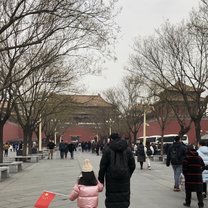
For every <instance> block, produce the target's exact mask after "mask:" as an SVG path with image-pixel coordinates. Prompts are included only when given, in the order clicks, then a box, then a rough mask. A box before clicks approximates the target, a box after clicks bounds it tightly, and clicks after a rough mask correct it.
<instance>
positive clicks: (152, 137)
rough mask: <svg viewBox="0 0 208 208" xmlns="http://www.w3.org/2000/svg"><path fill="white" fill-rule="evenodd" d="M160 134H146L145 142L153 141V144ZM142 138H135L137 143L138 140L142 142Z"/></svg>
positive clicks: (156, 141)
mask: <svg viewBox="0 0 208 208" xmlns="http://www.w3.org/2000/svg"><path fill="white" fill-rule="evenodd" d="M160 137H161V136H160V135H152V136H146V142H150V144H151V143H153V144H157V143H158V138H160ZM143 140H144V138H143V137H139V138H138V139H137V143H139V142H140V141H142V142H143Z"/></svg>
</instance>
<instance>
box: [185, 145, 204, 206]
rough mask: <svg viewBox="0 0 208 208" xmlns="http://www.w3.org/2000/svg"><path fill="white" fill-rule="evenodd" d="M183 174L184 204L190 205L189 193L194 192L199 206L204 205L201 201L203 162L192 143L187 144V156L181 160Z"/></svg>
mask: <svg viewBox="0 0 208 208" xmlns="http://www.w3.org/2000/svg"><path fill="white" fill-rule="evenodd" d="M182 167H183V175H184V177H185V191H186V199H185V203H183V205H184V206H186V207H190V205H191V193H192V192H196V195H197V199H198V206H199V208H203V207H204V203H203V196H202V191H203V180H202V171H203V170H204V169H205V164H204V161H203V160H202V158H201V157H200V156H199V154H198V152H197V151H196V150H195V149H194V147H193V145H189V146H188V150H187V156H186V157H185V158H184V160H183V166H182Z"/></svg>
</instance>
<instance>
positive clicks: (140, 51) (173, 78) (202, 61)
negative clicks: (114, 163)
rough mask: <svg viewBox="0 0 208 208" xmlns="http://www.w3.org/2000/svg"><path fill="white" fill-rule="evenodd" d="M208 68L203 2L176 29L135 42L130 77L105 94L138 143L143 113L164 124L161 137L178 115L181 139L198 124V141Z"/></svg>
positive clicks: (207, 13)
mask: <svg viewBox="0 0 208 208" xmlns="http://www.w3.org/2000/svg"><path fill="white" fill-rule="evenodd" d="M207 64H208V1H207V0H202V1H201V3H200V5H199V7H198V8H197V9H193V10H192V11H191V12H190V15H189V17H188V18H187V19H186V20H183V21H182V22H180V23H178V24H174V25H173V24H171V23H169V22H168V21H166V22H165V23H164V24H163V25H162V26H161V27H160V28H159V29H157V30H156V31H155V33H154V34H153V35H152V36H149V37H145V38H137V39H136V40H135V42H134V44H133V52H132V54H130V58H129V66H128V67H127V71H128V72H129V74H128V76H126V77H124V79H123V81H122V85H121V87H119V88H117V89H109V90H107V91H106V93H105V95H106V97H107V98H108V100H110V101H111V102H112V103H114V104H115V106H117V109H118V110H119V111H120V113H121V114H122V115H123V117H124V118H125V120H126V123H127V125H128V126H129V131H130V132H131V134H132V135H134V141H136V137H137V133H138V130H139V128H140V127H141V124H142V123H143V113H144V111H148V112H150V111H151V113H150V116H151V117H152V116H154V117H155V118H156V119H157V120H158V123H159V124H160V127H161V135H164V130H165V128H166V125H167V121H168V119H170V118H171V117H173V116H174V118H177V120H178V123H179V125H180V127H181V129H180V131H179V134H181V135H183V134H185V133H187V132H188V131H189V130H190V128H191V124H192V122H193V123H194V126H195V132H196V135H195V138H196V142H198V141H199V140H200V138H201V126H200V123H201V119H202V118H203V116H205V114H206V110H207V103H208V96H207V89H208V67H207V66H208V65H207ZM170 92H172V93H170ZM173 92H174V93H173ZM138 103H139V104H138ZM147 106H148V107H147Z"/></svg>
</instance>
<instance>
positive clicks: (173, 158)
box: [170, 146, 180, 165]
mask: <svg viewBox="0 0 208 208" xmlns="http://www.w3.org/2000/svg"><path fill="white" fill-rule="evenodd" d="M179 161H180V155H179V147H174V146H173V147H172V149H171V152H170V162H171V164H173V165H177V164H179Z"/></svg>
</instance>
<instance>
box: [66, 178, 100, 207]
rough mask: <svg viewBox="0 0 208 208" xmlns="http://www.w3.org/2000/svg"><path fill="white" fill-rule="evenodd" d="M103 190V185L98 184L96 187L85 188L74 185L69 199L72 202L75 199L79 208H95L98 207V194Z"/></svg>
mask: <svg viewBox="0 0 208 208" xmlns="http://www.w3.org/2000/svg"><path fill="white" fill-rule="evenodd" d="M102 190H103V184H101V183H100V182H98V184H97V185H96V186H85V185H80V184H75V185H74V188H73V190H72V192H71V193H70V195H69V199H70V200H71V201H74V200H75V199H77V206H78V207H79V208H97V207H98V192H101V191H102Z"/></svg>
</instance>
